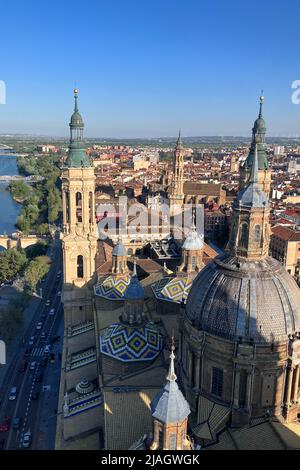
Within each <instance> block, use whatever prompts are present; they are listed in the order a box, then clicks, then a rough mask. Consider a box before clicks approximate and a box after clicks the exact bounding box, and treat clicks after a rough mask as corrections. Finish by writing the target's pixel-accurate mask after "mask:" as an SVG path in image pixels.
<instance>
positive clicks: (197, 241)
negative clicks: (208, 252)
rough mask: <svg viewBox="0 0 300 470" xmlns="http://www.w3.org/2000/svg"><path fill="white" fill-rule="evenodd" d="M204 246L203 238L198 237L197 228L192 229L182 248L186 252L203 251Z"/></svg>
mask: <svg viewBox="0 0 300 470" xmlns="http://www.w3.org/2000/svg"><path fill="white" fill-rule="evenodd" d="M203 245H204V241H203V236H202V237H200V235H198V233H197V231H196V228H195V226H193V227H192V230H191V231H190V232H189V234H188V236H187V237H186V239H185V241H184V243H183V245H182V248H183V249H184V250H202V248H203Z"/></svg>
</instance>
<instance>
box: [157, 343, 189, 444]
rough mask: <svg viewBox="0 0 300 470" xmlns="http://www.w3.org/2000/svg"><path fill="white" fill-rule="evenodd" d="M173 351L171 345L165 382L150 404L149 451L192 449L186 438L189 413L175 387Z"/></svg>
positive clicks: (184, 400)
mask: <svg viewBox="0 0 300 470" xmlns="http://www.w3.org/2000/svg"><path fill="white" fill-rule="evenodd" d="M174 349H175V348H174V344H172V347H171V354H170V367H169V372H168V375H167V382H166V384H165V386H164V388H163V389H162V390H161V391H160V392H159V393H158V395H156V397H155V398H154V400H153V401H152V403H151V413H152V417H153V441H152V444H151V447H150V449H151V450H191V449H192V443H191V442H190V441H189V440H188V438H187V422H188V416H189V414H190V412H191V411H190V407H189V404H188V402H187V401H186V399H185V398H184V396H183V394H182V392H181V391H180V390H179V387H178V385H177V376H176V374H175V367H174V359H175V355H174Z"/></svg>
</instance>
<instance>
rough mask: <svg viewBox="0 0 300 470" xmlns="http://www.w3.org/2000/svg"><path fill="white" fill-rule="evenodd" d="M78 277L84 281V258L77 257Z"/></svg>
mask: <svg viewBox="0 0 300 470" xmlns="http://www.w3.org/2000/svg"><path fill="white" fill-rule="evenodd" d="M77 277H78V278H80V279H82V278H83V256H82V255H78V256H77Z"/></svg>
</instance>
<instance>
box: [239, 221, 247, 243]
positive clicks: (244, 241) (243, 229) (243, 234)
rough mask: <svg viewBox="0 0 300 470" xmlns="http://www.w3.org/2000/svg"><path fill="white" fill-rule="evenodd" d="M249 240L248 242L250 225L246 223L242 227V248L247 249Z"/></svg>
mask: <svg viewBox="0 0 300 470" xmlns="http://www.w3.org/2000/svg"><path fill="white" fill-rule="evenodd" d="M247 240H248V224H246V223H244V224H242V226H241V235H240V244H241V247H243V248H247Z"/></svg>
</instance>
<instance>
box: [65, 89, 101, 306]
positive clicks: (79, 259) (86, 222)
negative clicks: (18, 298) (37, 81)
mask: <svg viewBox="0 0 300 470" xmlns="http://www.w3.org/2000/svg"><path fill="white" fill-rule="evenodd" d="M74 100H75V106H74V112H73V114H72V116H71V120H70V124H69V125H70V144H69V152H68V157H67V160H66V163H65V164H64V166H63V167H62V171H61V180H62V199H63V232H62V249H63V273H64V303H65V313H66V311H67V308H66V307H67V303H68V302H67V299H68V297H69V295H68V292H70V290H73V291H75V289H76V288H82V287H84V286H87V285H88V283H89V282H90V281H91V280H92V278H93V276H94V272H95V256H96V250H97V239H98V236H97V224H96V218H95V173H94V167H93V165H92V164H91V162H90V159H89V157H88V155H87V154H86V152H85V149H84V145H83V128H84V123H83V119H82V117H81V115H80V114H79V111H78V103H77V101H78V90H77V89H75V90H74ZM72 297H74V293H73V294H72Z"/></svg>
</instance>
